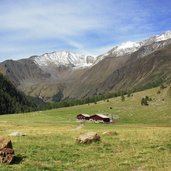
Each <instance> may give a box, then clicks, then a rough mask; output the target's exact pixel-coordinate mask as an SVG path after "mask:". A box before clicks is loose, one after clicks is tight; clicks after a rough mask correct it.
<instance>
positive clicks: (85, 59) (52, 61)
mask: <svg viewBox="0 0 171 171" xmlns="http://www.w3.org/2000/svg"><path fill="white" fill-rule="evenodd" d="M31 59H33V61H34V62H35V63H36V64H38V65H39V66H40V67H45V66H49V65H56V66H58V67H59V66H65V67H72V68H76V69H78V68H84V67H89V66H92V65H93V63H94V61H95V59H96V58H95V57H92V56H85V55H80V54H76V53H71V52H66V51H62V52H52V53H46V54H43V55H41V56H35V57H32V58H31Z"/></svg>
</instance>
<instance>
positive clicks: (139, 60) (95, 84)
mask: <svg viewBox="0 0 171 171" xmlns="http://www.w3.org/2000/svg"><path fill="white" fill-rule="evenodd" d="M0 71H1V72H2V73H3V75H5V76H6V77H7V78H8V79H9V80H10V81H11V82H12V83H13V84H14V85H15V86H16V87H17V88H18V89H19V90H21V91H23V92H24V93H25V94H27V95H29V96H35V97H39V98H41V99H43V100H44V101H61V100H66V99H80V98H87V97H90V96H93V95H98V94H104V93H107V92H117V91H120V90H124V91H126V90H133V89H134V90H135V89H139V90H140V89H145V88H150V87H153V86H157V85H160V84H162V83H164V82H170V81H171V31H167V32H165V33H163V34H161V35H156V36H153V37H150V38H149V39H146V40H144V41H140V42H125V43H122V44H121V45H118V46H115V47H114V48H112V49H111V50H110V51H108V52H107V53H104V54H102V55H99V56H97V57H93V56H86V55H80V54H76V53H72V52H67V51H63V52H52V53H46V54H43V55H40V56H37V55H36V56H31V57H29V58H27V59H20V60H16V61H14V60H6V61H4V62H2V63H0Z"/></svg>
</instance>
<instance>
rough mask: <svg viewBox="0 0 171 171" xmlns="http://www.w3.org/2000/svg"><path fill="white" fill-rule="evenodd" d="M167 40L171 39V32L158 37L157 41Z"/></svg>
mask: <svg viewBox="0 0 171 171" xmlns="http://www.w3.org/2000/svg"><path fill="white" fill-rule="evenodd" d="M167 39H171V31H166V32H165V33H163V34H161V35H159V36H156V41H164V40H167Z"/></svg>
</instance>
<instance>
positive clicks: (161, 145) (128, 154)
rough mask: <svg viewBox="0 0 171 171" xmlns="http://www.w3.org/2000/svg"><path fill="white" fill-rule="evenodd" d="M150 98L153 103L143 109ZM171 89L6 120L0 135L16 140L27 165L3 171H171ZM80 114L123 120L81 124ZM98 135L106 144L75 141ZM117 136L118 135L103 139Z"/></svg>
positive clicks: (4, 167)
mask: <svg viewBox="0 0 171 171" xmlns="http://www.w3.org/2000/svg"><path fill="white" fill-rule="evenodd" d="M145 96H148V97H150V98H151V99H152V101H150V102H148V103H149V105H148V106H142V105H141V99H142V98H143V97H145ZM170 106H171V89H170V86H167V88H162V89H160V88H154V89H150V90H146V91H142V92H138V93H134V94H133V95H131V96H130V97H127V96H125V99H124V100H123V99H121V97H117V98H112V99H109V100H105V101H100V102H97V104H95V103H92V104H89V105H88V104H86V105H80V106H74V107H68V108H60V109H55V110H48V111H39V112H34V113H28V114H17V115H6V116H5V115H3V116H0V135H1V137H8V138H9V136H8V135H9V134H10V133H11V132H14V131H21V132H24V133H26V136H24V137H12V138H11V139H12V142H13V145H14V149H15V152H16V155H17V156H18V157H21V158H23V161H22V162H21V163H19V164H16V165H11V166H8V165H2V166H1V167H0V170H3V171H5V170H7V171H8V170H11V171H22V170H28V171H35V170H59V171H63V170H67V171H71V170H72V171H75V170H84V171H96V170H100V171H104V170H107V171H125V170H126V171H129V170H130V171H140V170H141V171H148V170H156V171H158V170H161V171H169V170H171V160H170V159H171V143H170V142H171V108H170ZM78 113H88V114H93V113H107V114H109V115H110V114H113V115H117V116H119V118H120V119H119V120H118V122H116V123H115V124H95V123H85V124H84V125H80V123H78V122H76V115H77V114H78ZM89 131H94V132H97V133H98V134H99V135H100V136H101V142H99V143H92V144H90V145H79V144H77V143H76V142H75V138H76V137H77V136H78V135H80V134H81V133H84V132H89ZM106 131H111V132H113V134H112V135H103V133H104V132H106Z"/></svg>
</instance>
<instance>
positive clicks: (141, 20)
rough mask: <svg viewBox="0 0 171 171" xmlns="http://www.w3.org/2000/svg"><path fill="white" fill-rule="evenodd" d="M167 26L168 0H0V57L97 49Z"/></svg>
mask: <svg viewBox="0 0 171 171" xmlns="http://www.w3.org/2000/svg"><path fill="white" fill-rule="evenodd" d="M167 30H171V1H170V0H0V39H1V41H0V61H3V60H6V59H19V58H26V57H29V56H31V55H36V54H37V55H39V54H43V53H46V52H52V51H61V50H67V51H72V52H78V53H82V54H87V55H99V54H101V53H104V52H106V51H108V50H110V49H111V48H112V47H113V46H115V45H117V44H120V43H122V42H125V41H139V40H142V39H145V38H147V37H149V36H152V35H155V34H160V33H163V32H165V31H167Z"/></svg>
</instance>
